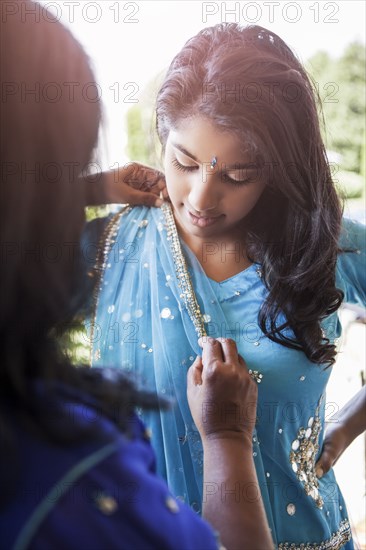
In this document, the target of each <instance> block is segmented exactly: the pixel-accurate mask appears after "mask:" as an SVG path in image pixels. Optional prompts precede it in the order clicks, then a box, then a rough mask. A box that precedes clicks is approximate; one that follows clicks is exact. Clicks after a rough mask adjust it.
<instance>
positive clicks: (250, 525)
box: [203, 438, 273, 550]
mask: <svg viewBox="0 0 366 550" xmlns="http://www.w3.org/2000/svg"><path fill="white" fill-rule="evenodd" d="M203 446H204V478H203V479H204V481H203V515H204V517H205V518H206V519H207V520H208V521H209V522H210V523H211V525H212V526H213V527H214V528H215V529H216V530H217V531H218V532H219V534H220V539H221V541H222V543H223V545H224V546H225V547H226V548H227V549H228V550H235V549H237V550H245V549H248V550H256V549H258V550H266V549H272V548H273V542H272V538H271V535H270V531H269V528H268V523H267V519H266V514H265V511H264V506H263V502H262V497H261V492H260V488H259V485H258V480H257V476H256V471H255V466H254V462H253V455H252V445H251V441H249V438H248V440H247V441H246V440H245V439H244V438H240V439H213V440H212V439H211V440H208V441H205V442H204V444H203Z"/></svg>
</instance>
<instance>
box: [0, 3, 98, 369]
mask: <svg viewBox="0 0 366 550" xmlns="http://www.w3.org/2000/svg"><path fill="white" fill-rule="evenodd" d="M22 4H23V6H19V9H18V11H17V12H16V13H14V14H10V13H9V14H4V16H3V18H2V21H1V41H2V43H3V44H2V45H3V47H2V48H1V79H2V92H1V93H2V97H1V140H0V141H1V169H2V170H1V206H0V208H1V217H0V226H1V254H2V258H1V307H0V334H1V337H0V338H1V346H2V349H3V350H4V355H3V359H2V369H5V370H3V374H4V373H5V371H6V370H8V369H9V368H10V367H9V365H10V364H11V363H13V365H14V369H15V370H16V368H17V367H16V365H17V364H18V363H19V364H22V363H24V362H27V363H28V367H29V366H30V365H31V364H33V363H37V354H38V353H39V355H41V354H42V351H44V350H43V348H42V344H41V343H40V342H42V341H44V340H45V339H46V336H47V332H48V331H49V329H50V328H51V327H53V326H54V325H56V324H57V323H58V322H60V321H64V320H65V318H66V317H67V316H68V314H69V313H70V307H71V306H70V304H72V303H73V299H74V294H75V289H76V287H77V281H78V279H79V278H80V273H81V271H80V247H79V239H80V233H81V230H82V226H83V223H84V208H83V207H84V197H83V196H82V190H81V186H79V185H78V183H77V177H78V175H79V174H80V172H81V171H82V169H83V168H84V167H85V165H86V164H87V163H88V161H89V160H90V157H91V154H92V151H93V148H94V146H95V145H96V140H97V134H98V126H99V120H100V106H99V103H98V98H97V97H96V95H97V94H96V89H95V81H94V76H93V73H92V71H91V69H90V66H89V62H88V59H87V57H86V55H85V53H84V51H83V49H82V48H81V46H80V45H79V44H78V42H77V41H76V40H75V39H74V38H73V36H72V35H71V34H70V32H69V31H68V30H67V29H66V28H64V27H63V26H62V25H61V24H60V23H59V22H56V21H52V15H51V13H50V12H47V11H46V10H45V8H42V7H41V6H40V5H38V4H36V3H34V4H33V2H29V6H28V5H26V3H25V2H23V3H22ZM27 4H28V2H27ZM24 5H25V7H26V8H27V10H23V9H20V8H23V7H24ZM14 11H16V10H14ZM30 11H32V12H33V13H30ZM5 15H6V16H5Z"/></svg>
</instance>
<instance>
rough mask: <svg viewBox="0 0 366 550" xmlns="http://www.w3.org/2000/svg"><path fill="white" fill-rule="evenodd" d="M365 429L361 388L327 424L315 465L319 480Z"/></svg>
mask: <svg viewBox="0 0 366 550" xmlns="http://www.w3.org/2000/svg"><path fill="white" fill-rule="evenodd" d="M365 428H366V386H364V387H363V388H361V389H360V390H359V391H358V392H357V393H356V395H354V396H353V397H352V399H350V400H349V401H348V402H347V403H346V404H345V405H344V407H342V408H341V409H340V410H339V411H338V412H337V413H336V414H334V415H333V416H332V417H331V418H330V419H329V422H328V423H327V429H326V432H325V436H324V442H323V448H322V453H321V455H320V457H319V460H318V461H317V463H316V464H315V472H316V475H317V476H318V477H319V478H320V477H322V476H323V475H324V474H326V473H327V472H328V471H329V470H330V468H332V467H333V466H334V464H335V463H336V462H337V460H338V459H339V457H340V456H341V455H342V454H343V453H344V451H345V450H346V449H347V447H349V445H350V444H351V443H352V441H353V440H354V439H356V437H358V436H359V435H360V434H362V433H363V432H364V430H365Z"/></svg>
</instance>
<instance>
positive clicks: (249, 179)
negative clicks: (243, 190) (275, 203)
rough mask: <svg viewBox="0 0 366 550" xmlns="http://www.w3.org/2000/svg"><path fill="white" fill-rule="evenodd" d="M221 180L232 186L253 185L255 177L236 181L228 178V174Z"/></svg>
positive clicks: (222, 175)
mask: <svg viewBox="0 0 366 550" xmlns="http://www.w3.org/2000/svg"><path fill="white" fill-rule="evenodd" d="M221 180H222V181H224V182H226V183H231V184H232V185H238V186H240V185H247V184H248V183H251V182H252V181H254V180H255V178H254V177H252V178H250V177H249V178H245V179H242V180H236V179H234V178H231V177H230V176H228V175H227V174H221Z"/></svg>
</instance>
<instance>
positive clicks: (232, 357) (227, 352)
mask: <svg viewBox="0 0 366 550" xmlns="http://www.w3.org/2000/svg"><path fill="white" fill-rule="evenodd" d="M217 340H218V341H219V342H220V344H221V347H222V354H223V357H224V361H225V363H235V362H238V359H239V356H238V348H237V347H236V343H235V342H234V340H231V339H230V338H218V339H217Z"/></svg>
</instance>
